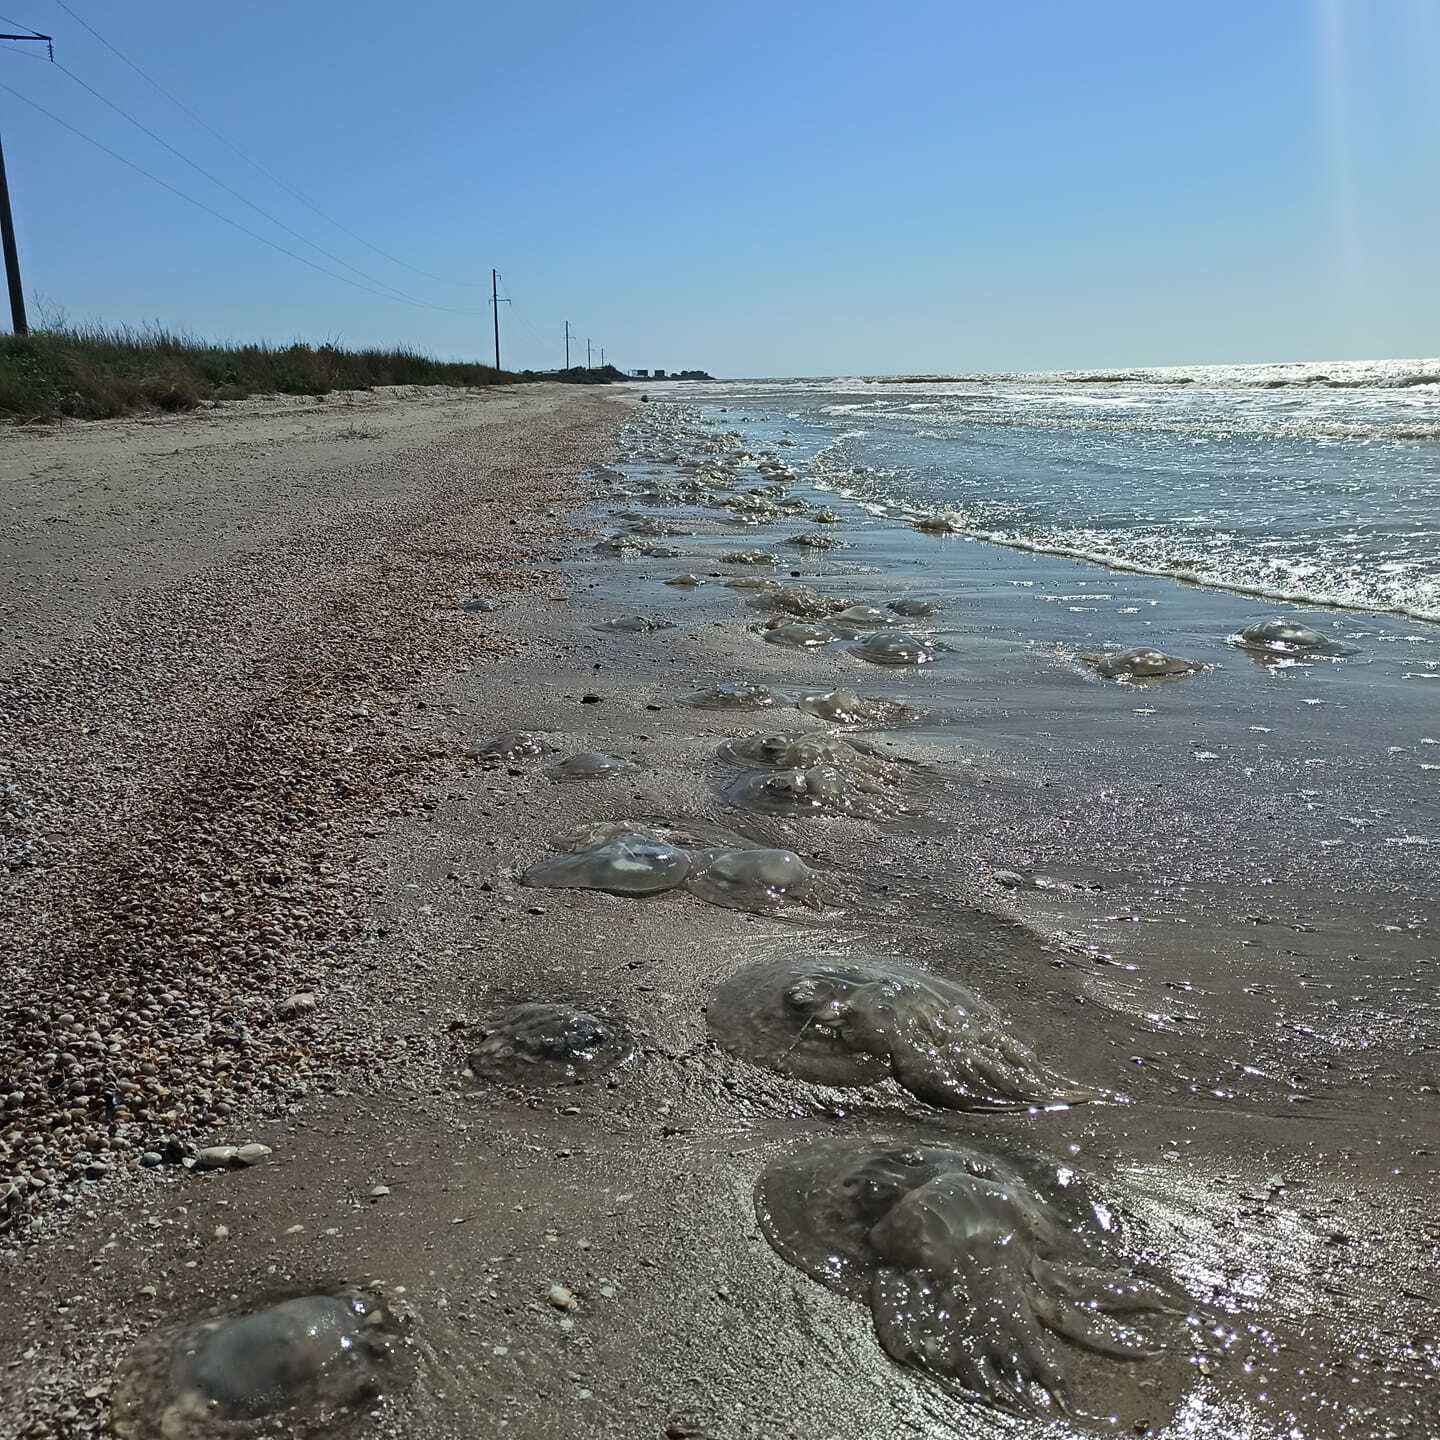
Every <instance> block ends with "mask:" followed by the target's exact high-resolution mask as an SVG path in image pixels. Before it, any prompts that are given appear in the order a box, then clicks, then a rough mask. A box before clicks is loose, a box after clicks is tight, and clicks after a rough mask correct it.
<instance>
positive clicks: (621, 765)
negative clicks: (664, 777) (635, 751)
mask: <svg viewBox="0 0 1440 1440" xmlns="http://www.w3.org/2000/svg"><path fill="white" fill-rule="evenodd" d="M636 768H637V767H636V765H635V762H634V761H633V760H625V759H622V758H621V757H620V756H619V755H606V754H605V753H604V752H602V751H599V750H584V751H581V753H580V754H578V755H567V756H566V757H565V758H564V759H563V760H561V761H560V762H559V763H558V764H555V765H552V766H551V767H550V768H549V769H548V770H547V771H546V772H545V773H546V774H547V775H549V776H550V777H551V778H552V779H554V780H566V781H569V780H598V779H602V778H604V777H606V776H609V775H618V774H619V773H620V772H621V771H622V770H634V769H636Z"/></svg>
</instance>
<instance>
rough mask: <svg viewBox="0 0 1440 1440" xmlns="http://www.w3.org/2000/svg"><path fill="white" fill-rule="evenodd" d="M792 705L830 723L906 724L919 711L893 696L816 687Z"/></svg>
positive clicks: (917, 715)
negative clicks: (815, 689) (812, 691)
mask: <svg viewBox="0 0 1440 1440" xmlns="http://www.w3.org/2000/svg"><path fill="white" fill-rule="evenodd" d="M795 705H796V708H797V709H799V710H803V711H804V712H805V713H806V714H807V715H814V716H815V717H816V718H817V719H820V720H828V721H829V722H830V724H832V725H908V724H911V723H912V722H914V721H915V720H917V719H919V717H920V712H919V711H918V710H915V709H913V708H912V707H911V706H909V705H902V704H900V703H899V702H898V701H896V700H878V699H876V698H875V697H873V696H868V695H867V696H860V695H857V694H856V693H855V692H854V691H853V690H820V691H816V692H814V693H813V694H809V695H802V696H801V697H800V698H799V700H797V701H796V702H795Z"/></svg>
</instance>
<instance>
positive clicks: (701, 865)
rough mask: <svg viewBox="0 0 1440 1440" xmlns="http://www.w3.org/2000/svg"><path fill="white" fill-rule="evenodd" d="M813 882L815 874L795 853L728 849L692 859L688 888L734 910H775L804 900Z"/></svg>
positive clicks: (702, 851) (718, 849) (692, 856)
mask: <svg viewBox="0 0 1440 1440" xmlns="http://www.w3.org/2000/svg"><path fill="white" fill-rule="evenodd" d="M814 880H815V875H814V872H813V871H812V870H811V869H810V867H809V866H808V865H806V863H805V862H804V861H803V860H802V859H801V858H800V857H799V856H798V855H797V854H795V852H794V851H793V850H740V849H732V848H730V847H728V846H726V847H721V848H716V849H711V850H699V851H696V852H695V853H693V854H692V855H691V856H690V875H689V877H688V878H687V879H686V881H685V888H686V889H687V890H689V891H690V893H691V894H692V895H698V896H699V897H700V898H701V899H702V900H708V901H709V902H710V903H711V904H712V905H723V906H725V907H727V908H728V909H731V910H775V909H779V908H780V907H781V906H782V905H785V904H787V903H788V902H790V901H794V900H801V899H803V898H804V897H805V896H806V894H808V892H809V890H810V888H811V886H812V885H813V883H814Z"/></svg>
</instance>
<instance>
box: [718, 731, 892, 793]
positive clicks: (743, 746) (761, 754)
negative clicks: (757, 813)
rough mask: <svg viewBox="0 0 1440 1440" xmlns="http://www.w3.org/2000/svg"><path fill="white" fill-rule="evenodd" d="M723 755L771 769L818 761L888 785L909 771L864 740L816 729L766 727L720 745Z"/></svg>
mask: <svg viewBox="0 0 1440 1440" xmlns="http://www.w3.org/2000/svg"><path fill="white" fill-rule="evenodd" d="M720 758H721V759H722V760H729V761H731V762H732V763H733V764H736V765H758V766H761V767H763V768H765V769H770V770H810V769H813V768H814V767H815V766H817V765H830V766H833V767H834V768H835V769H837V770H845V771H849V772H850V773H852V774H855V775H865V776H868V777H870V778H871V779H873V780H881V781H884V782H885V784H887V785H898V784H899V783H900V781H901V780H902V779H903V778H904V774H905V772H904V771H903V770H902V769H901V768H900V765H899V764H898V763H897V762H896V761H894V760H892V759H890V758H889V757H888V756H886V755H883V754H882V753H881V752H880V751H879V750H877V749H875V748H874V747H873V746H870V745H867V744H866V743H865V742H864V741H862V740H846V739H844V738H843V737H841V736H838V735H825V734H816V733H814V732H813V731H802V732H800V733H799V734H791V735H785V734H773V733H770V734H767V733H765V732H763V731H762V732H760V733H758V734H754V735H745V736H742V737H740V738H739V739H736V740H727V741H725V743H724V744H723V745H721V747H720Z"/></svg>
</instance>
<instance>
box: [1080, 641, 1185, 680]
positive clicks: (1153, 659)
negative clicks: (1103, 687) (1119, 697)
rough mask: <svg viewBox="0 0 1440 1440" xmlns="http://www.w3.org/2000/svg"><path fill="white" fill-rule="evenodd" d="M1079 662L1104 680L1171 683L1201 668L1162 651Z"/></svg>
mask: <svg viewBox="0 0 1440 1440" xmlns="http://www.w3.org/2000/svg"><path fill="white" fill-rule="evenodd" d="M1080 658H1081V660H1083V661H1084V662H1085V664H1087V665H1089V666H1090V667H1091V668H1092V669H1094V671H1095V672H1096V674H1098V675H1101V676H1103V677H1104V678H1105V679H1106V680H1174V679H1177V678H1178V677H1180V676H1182V675H1193V674H1194V673H1195V672H1196V671H1197V670H1200V669H1203V668H1204V667H1203V666H1202V665H1201V664H1200V662H1199V661H1198V660H1181V659H1180V658H1179V657H1178V656H1175V655H1167V654H1166V653H1165V652H1164V651H1163V650H1147V649H1143V648H1142V649H1138V650H1117V651H1113V652H1111V653H1109V654H1104V655H1082V656H1081V657H1080Z"/></svg>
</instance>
